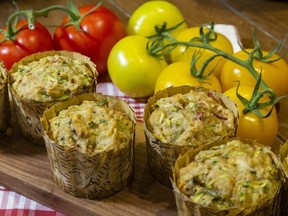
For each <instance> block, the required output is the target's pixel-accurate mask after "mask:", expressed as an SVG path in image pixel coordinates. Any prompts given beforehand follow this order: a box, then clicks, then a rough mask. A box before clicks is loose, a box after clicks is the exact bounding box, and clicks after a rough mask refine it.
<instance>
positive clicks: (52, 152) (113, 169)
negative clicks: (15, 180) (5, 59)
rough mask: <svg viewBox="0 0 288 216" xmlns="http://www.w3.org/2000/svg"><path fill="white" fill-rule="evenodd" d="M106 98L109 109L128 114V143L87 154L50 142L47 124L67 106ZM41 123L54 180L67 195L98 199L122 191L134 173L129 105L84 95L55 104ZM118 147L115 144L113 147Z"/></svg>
mask: <svg viewBox="0 0 288 216" xmlns="http://www.w3.org/2000/svg"><path fill="white" fill-rule="evenodd" d="M101 99H107V100H108V101H109V107H110V108H112V109H114V110H120V111H123V112H124V113H127V114H128V116H129V118H130V119H131V121H132V122H133V134H132V136H131V140H130V141H129V142H128V143H127V144H126V145H123V146H122V148H119V147H118V149H117V148H113V149H112V150H108V151H104V152H100V153H94V154H88V153H81V152H80V151H79V150H78V149H77V148H76V147H71V146H70V147H69V146H61V145H59V144H57V143H56V142H55V141H54V140H53V136H52V133H51V130H50V127H49V123H48V121H49V120H50V119H51V118H53V117H55V116H56V115H57V114H58V113H59V112H60V111H61V110H63V109H66V108H68V107H69V106H70V105H75V104H81V102H82V101H83V100H90V101H92V100H93V101H94V100H95V101H99V100H101ZM41 123H42V126H43V130H44V135H43V137H44V139H45V144H46V149H47V153H48V157H49V161H50V166H51V170H52V175H53V179H54V181H55V182H56V184H57V185H58V186H59V187H60V188H61V189H62V190H63V191H65V192H66V193H68V194H71V195H72V196H75V197H82V198H88V199H101V198H103V197H106V196H109V195H112V194H114V193H116V192H118V191H120V190H122V189H123V188H124V187H125V186H126V185H127V184H128V183H129V181H130V180H131V178H132V176H133V173H134V161H135V160H134V140H135V124H136V120H135V115H134V112H133V110H132V109H131V108H130V106H129V105H128V104H127V103H125V102H124V101H122V100H120V99H116V98H114V97H112V96H104V95H101V94H96V93H95V94H93V93H90V94H83V95H81V96H79V97H76V98H73V99H71V100H68V101H65V102H62V103H59V104H55V105H53V106H52V107H50V108H49V109H48V110H47V111H45V112H44V114H43V118H41ZM115 145H116V146H117V144H115Z"/></svg>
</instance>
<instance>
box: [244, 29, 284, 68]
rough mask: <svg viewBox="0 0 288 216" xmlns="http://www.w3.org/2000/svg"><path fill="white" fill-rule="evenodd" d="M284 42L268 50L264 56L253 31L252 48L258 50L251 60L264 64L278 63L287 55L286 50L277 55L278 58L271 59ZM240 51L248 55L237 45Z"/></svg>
mask: <svg viewBox="0 0 288 216" xmlns="http://www.w3.org/2000/svg"><path fill="white" fill-rule="evenodd" d="M285 41H286V40H284V41H283V42H279V43H278V44H277V45H276V46H275V47H274V48H273V49H272V50H270V51H269V52H268V53H267V54H266V55H263V51H262V49H261V45H260V42H259V41H258V39H257V36H256V33H255V31H253V44H254V47H257V48H258V49H257V50H256V51H255V52H254V56H253V58H254V59H256V60H258V61H261V62H264V63H273V62H276V61H278V60H279V59H281V58H283V57H284V56H285V55H286V54H287V53H288V49H286V50H284V51H283V53H282V54H281V55H279V57H278V58H274V59H271V57H272V56H273V55H275V54H277V53H278V52H279V51H280V50H281V48H283V47H284V44H285ZM239 46H240V48H241V50H242V51H243V52H245V53H246V54H248V55H249V52H247V51H246V50H245V48H244V47H243V46H242V45H241V44H239Z"/></svg>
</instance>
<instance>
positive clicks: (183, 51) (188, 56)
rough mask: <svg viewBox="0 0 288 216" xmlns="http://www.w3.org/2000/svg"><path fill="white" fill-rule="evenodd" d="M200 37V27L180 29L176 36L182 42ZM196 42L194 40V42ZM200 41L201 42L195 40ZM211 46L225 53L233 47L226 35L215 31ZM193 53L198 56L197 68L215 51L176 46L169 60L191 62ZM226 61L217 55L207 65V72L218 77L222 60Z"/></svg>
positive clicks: (230, 51) (229, 51)
mask: <svg viewBox="0 0 288 216" xmlns="http://www.w3.org/2000/svg"><path fill="white" fill-rule="evenodd" d="M207 31H208V30H207V29H206V30H204V32H207ZM195 37H200V27H192V28H188V29H184V30H182V31H181V32H180V33H179V34H177V36H176V40H177V41H182V42H188V41H190V39H192V38H195ZM195 43H196V42H195ZM197 43H201V42H197ZM210 44H211V46H213V47H215V48H217V49H219V50H221V51H224V52H226V53H229V54H232V53H233V47H232V44H231V42H230V41H229V39H228V38H227V37H225V36H224V35H223V34H221V33H217V39H216V40H214V41H210ZM194 53H198V56H199V57H200V58H199V59H198V61H197V63H196V68H197V69H199V68H200V67H201V66H202V65H203V63H204V61H205V60H207V59H208V58H209V57H211V56H213V55H214V54H215V53H214V52H212V51H210V50H207V49H201V48H197V47H189V48H188V49H187V47H186V46H182V45H181V46H177V47H176V48H175V49H174V50H173V51H172V52H171V55H170V57H171V61H172V62H177V61H185V62H187V63H189V64H191V60H192V56H193V54H194ZM225 61H226V59H225V58H223V57H217V58H215V59H214V60H213V61H212V62H210V64H209V65H208V67H207V69H206V70H207V72H210V71H213V73H214V74H215V75H216V77H217V78H219V77H220V72H221V69H222V67H223V64H224V62H225Z"/></svg>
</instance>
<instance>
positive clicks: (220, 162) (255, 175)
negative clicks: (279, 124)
mask: <svg viewBox="0 0 288 216" xmlns="http://www.w3.org/2000/svg"><path fill="white" fill-rule="evenodd" d="M280 185H281V179H280V170H279V168H278V167H277V166H276V165H275V163H274V162H273V158H272V156H271V155H270V153H268V151H267V150H266V148H263V147H262V146H259V145H250V144H246V143H245V142H242V141H240V140H232V141H229V142H227V143H226V144H222V145H219V146H215V147H212V148H210V149H208V150H202V151H200V152H199V153H198V154H197V155H196V156H195V157H194V159H193V161H191V163H189V164H188V165H187V166H185V167H182V168H181V169H180V170H179V176H178V180H177V186H178V188H179V190H180V191H181V192H182V193H183V194H185V195H186V196H187V197H189V198H190V199H191V200H192V201H193V202H195V203H199V204H200V205H202V206H205V207H212V208H216V209H227V208H233V207H238V208H242V207H247V206H256V205H257V204H259V203H262V202H263V201H264V200H267V199H271V198H273V196H275V193H276V192H277V190H278V189H279V187H280Z"/></svg>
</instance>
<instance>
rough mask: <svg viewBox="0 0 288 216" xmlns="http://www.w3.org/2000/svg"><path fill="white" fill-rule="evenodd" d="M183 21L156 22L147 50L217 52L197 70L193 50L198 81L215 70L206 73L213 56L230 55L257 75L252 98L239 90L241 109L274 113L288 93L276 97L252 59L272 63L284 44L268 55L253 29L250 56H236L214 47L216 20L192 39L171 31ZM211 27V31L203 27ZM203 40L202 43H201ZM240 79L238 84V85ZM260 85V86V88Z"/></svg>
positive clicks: (162, 53) (159, 52) (158, 52)
mask: <svg viewBox="0 0 288 216" xmlns="http://www.w3.org/2000/svg"><path fill="white" fill-rule="evenodd" d="M179 25H181V23H179V24H178V25H176V26H174V27H172V28H169V29H166V23H163V25H162V26H155V30H156V34H155V35H152V36H149V42H148V44H147V52H148V53H149V54H150V55H152V56H155V57H163V56H166V55H168V54H169V53H170V52H171V51H172V50H173V49H175V47H177V46H186V47H187V48H189V47H196V48H201V49H207V50H210V51H212V52H214V53H215V54H214V55H212V56H211V57H210V58H208V59H206V61H205V62H204V64H203V65H202V66H201V67H200V68H199V69H198V70H197V69H196V67H195V65H196V62H197V59H198V57H197V55H198V54H197V53H194V55H193V56H192V59H191V75H192V76H194V77H195V78H197V79H198V80H199V81H203V80H205V78H207V77H208V76H209V74H211V73H212V72H213V71H211V72H210V73H209V74H208V75H204V71H205V69H206V67H207V66H208V64H209V63H210V62H211V61H212V60H214V59H215V58H216V57H220V56H221V57H224V58H225V59H228V60H230V61H232V62H235V63H236V64H238V65H240V66H242V67H244V68H246V69H248V71H249V72H250V73H251V75H252V76H253V77H254V79H255V80H256V81H257V82H256V85H255V88H254V92H253V95H252V97H251V99H250V100H247V99H244V98H243V97H241V95H240V94H238V93H237V97H238V98H239V99H240V101H241V102H242V103H243V104H244V106H245V108H244V109H243V110H242V112H243V113H244V114H245V113H247V112H253V113H254V114H255V115H257V116H259V117H262V118H267V117H269V115H270V114H271V111H272V109H273V106H274V105H275V104H276V103H278V102H279V101H280V100H282V99H283V98H287V97H288V95H283V96H279V97H277V96H276V94H275V92H274V91H273V90H272V89H271V88H270V87H269V86H268V85H267V84H266V83H265V82H264V81H263V80H262V79H261V73H260V75H259V74H258V72H257V71H256V69H255V68H254V66H253V60H254V59H257V60H258V61H263V62H266V63H272V62H274V61H277V60H278V59H272V60H271V59H269V58H270V57H271V56H272V55H273V54H274V53H276V52H278V51H279V50H280V48H281V46H280V45H278V46H276V47H275V48H274V49H273V50H271V51H270V52H269V53H268V54H267V55H266V56H264V55H263V53H262V50H261V47H260V43H259V41H258V40H257V38H256V35H255V33H254V35H253V41H254V48H253V49H252V51H251V52H250V53H247V54H248V57H247V59H244V60H243V59H239V58H236V57H235V56H233V55H231V54H229V53H226V52H224V51H222V50H219V49H217V48H215V47H213V46H212V45H211V44H210V41H213V40H215V39H217V33H216V32H215V31H214V24H213V23H212V24H209V25H207V24H205V25H202V26H201V28H200V37H194V38H191V39H190V41H177V40H176V39H175V38H174V37H173V36H172V35H171V34H170V32H171V31H173V30H174V29H176V28H178V26H179ZM204 28H205V30H208V31H206V32H205V31H204ZM199 42H200V43H199ZM241 48H242V50H245V49H244V48H243V47H241ZM286 53H287V51H286V52H284V53H283V54H282V55H281V56H280V57H279V59H280V58H282V57H283V56H284V55H285V54H286ZM239 85H240V83H239V84H238V86H239ZM260 86H261V89H260ZM265 95H266V96H268V98H269V99H270V101H268V102H265V103H260V102H259V100H260V99H261V98H262V97H264V96H265ZM271 105H272V108H271V111H270V112H268V114H266V115H262V114H261V112H259V110H260V109H263V108H265V107H270V106H271Z"/></svg>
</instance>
